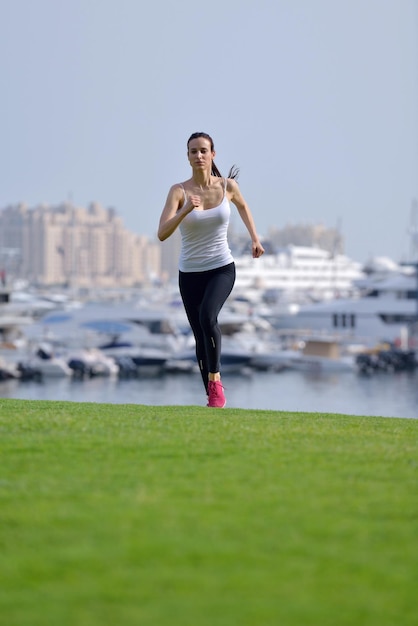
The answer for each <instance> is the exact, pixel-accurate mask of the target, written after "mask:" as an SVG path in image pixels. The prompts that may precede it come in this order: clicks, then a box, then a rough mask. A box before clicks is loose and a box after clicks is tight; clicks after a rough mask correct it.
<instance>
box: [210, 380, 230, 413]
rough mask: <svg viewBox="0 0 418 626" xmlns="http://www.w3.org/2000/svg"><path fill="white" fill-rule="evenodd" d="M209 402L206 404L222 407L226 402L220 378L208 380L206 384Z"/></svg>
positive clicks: (217, 407)
mask: <svg viewBox="0 0 418 626" xmlns="http://www.w3.org/2000/svg"><path fill="white" fill-rule="evenodd" d="M208 396H209V402H208V404H207V406H210V407H212V408H216V409H223V408H224V406H225V404H226V398H225V395H224V388H223V386H222V383H221V381H220V380H210V381H209V384H208Z"/></svg>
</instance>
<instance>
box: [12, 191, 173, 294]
mask: <svg viewBox="0 0 418 626" xmlns="http://www.w3.org/2000/svg"><path fill="white" fill-rule="evenodd" d="M0 269H5V270H6V271H7V273H8V274H9V275H11V276H12V277H13V278H23V279H26V280H28V281H29V282H30V283H31V284H35V285H42V286H52V285H68V286H72V287H92V286H94V287H103V288H106V287H132V286H137V285H143V284H149V283H151V282H153V281H154V280H156V279H158V278H159V277H160V275H161V248H160V245H159V244H158V243H157V242H156V241H154V242H151V241H149V240H148V239H147V237H144V236H141V235H137V234H134V233H132V232H130V231H128V230H127V229H126V228H125V227H124V225H123V222H122V219H121V218H120V217H119V216H118V215H117V213H116V211H115V210H114V209H105V208H104V207H102V206H101V205H100V204H98V203H92V204H90V206H89V207H88V208H84V207H76V206H74V205H73V204H72V203H62V204H59V205H56V206H49V205H40V206H37V207H34V208H28V207H27V206H26V205H24V204H19V205H15V206H9V207H6V208H4V209H2V210H0Z"/></svg>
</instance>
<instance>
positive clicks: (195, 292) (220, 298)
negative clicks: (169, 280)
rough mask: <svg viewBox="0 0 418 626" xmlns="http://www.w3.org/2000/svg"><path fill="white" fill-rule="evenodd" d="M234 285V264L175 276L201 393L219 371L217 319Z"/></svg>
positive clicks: (219, 350)
mask: <svg viewBox="0 0 418 626" xmlns="http://www.w3.org/2000/svg"><path fill="white" fill-rule="evenodd" d="M234 282H235V263H233V262H232V263H229V264H228V265H224V266H223V267H219V268H216V269H214V270H208V271H207V272H179V287H180V294H181V297H182V300H183V304H184V308H185V310H186V315H187V319H188V320H189V324H190V326H191V329H192V331H193V335H194V338H195V340H196V357H197V362H198V364H199V368H200V373H201V375H202V379H203V384H204V385H205V389H206V391H207V389H208V374H209V372H211V373H215V372H219V371H220V368H221V366H220V360H221V330H220V328H219V325H218V315H219V312H220V310H221V309H222V307H223V305H224V304H225V301H226V299H227V297H228V296H229V294H230V293H231V291H232V288H233V286H234Z"/></svg>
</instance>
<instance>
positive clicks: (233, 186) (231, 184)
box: [225, 178, 239, 193]
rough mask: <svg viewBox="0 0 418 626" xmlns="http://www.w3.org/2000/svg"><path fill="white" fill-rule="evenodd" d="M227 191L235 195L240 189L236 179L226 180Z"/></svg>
mask: <svg viewBox="0 0 418 626" xmlns="http://www.w3.org/2000/svg"><path fill="white" fill-rule="evenodd" d="M225 180H226V190H227V191H229V192H230V193H233V192H234V191H236V190H237V189H239V186H238V183H237V181H236V180H235V178H226V179H225Z"/></svg>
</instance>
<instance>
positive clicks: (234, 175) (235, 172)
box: [187, 133, 239, 178]
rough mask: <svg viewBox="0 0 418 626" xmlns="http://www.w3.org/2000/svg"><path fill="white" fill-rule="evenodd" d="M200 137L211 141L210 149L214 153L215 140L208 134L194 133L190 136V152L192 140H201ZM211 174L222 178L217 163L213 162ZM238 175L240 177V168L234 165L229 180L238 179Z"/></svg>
mask: <svg viewBox="0 0 418 626" xmlns="http://www.w3.org/2000/svg"><path fill="white" fill-rule="evenodd" d="M200 137H202V138H203V139H207V140H208V141H209V143H210V149H211V150H212V152H213V151H214V150H215V146H214V143H213V139H212V137H211V136H210V135H208V134H207V133H193V134H192V135H190V137H189V139H188V140H187V150H189V143H190V142H191V141H192V139H199V138H200ZM211 174H212V176H219V178H222V174H221V173H220V171H219V170H218V168H217V167H216V165H215V161H212V171H211ZM238 175H239V168H238V167H236V165H233V166H232V167H231V169H230V170H229V173H228V176H227V178H238Z"/></svg>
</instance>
